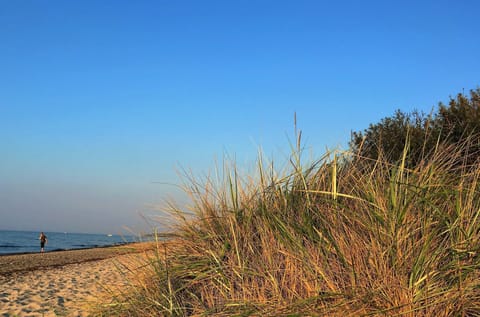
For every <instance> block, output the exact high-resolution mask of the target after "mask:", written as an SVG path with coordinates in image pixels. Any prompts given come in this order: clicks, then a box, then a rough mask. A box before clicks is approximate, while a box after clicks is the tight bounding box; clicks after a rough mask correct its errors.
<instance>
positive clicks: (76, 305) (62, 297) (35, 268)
mask: <svg viewBox="0 0 480 317" xmlns="http://www.w3.org/2000/svg"><path fill="white" fill-rule="evenodd" d="M149 247H151V244H135V249H134V250H132V245H129V246H128V247H117V248H98V249H89V250H77V251H62V252H47V253H45V254H24V255H14V256H0V317H13V316H32V317H34V316H35V317H36V316H45V317H47V316H88V315H89V309H90V308H91V307H92V305H94V304H98V303H103V304H108V302H109V299H111V296H112V295H111V292H119V291H121V290H124V289H126V288H127V287H128V283H129V282H131V279H130V278H126V277H128V276H130V277H131V274H137V273H138V272H139V268H140V267H141V266H142V265H143V264H144V263H145V260H144V259H146V257H145V256H144V253H145V252H146V250H148V249H149ZM126 253H128V254H126Z"/></svg>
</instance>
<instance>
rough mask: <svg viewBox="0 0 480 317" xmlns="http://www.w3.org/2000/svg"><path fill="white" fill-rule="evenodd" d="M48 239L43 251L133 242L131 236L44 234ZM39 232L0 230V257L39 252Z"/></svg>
mask: <svg viewBox="0 0 480 317" xmlns="http://www.w3.org/2000/svg"><path fill="white" fill-rule="evenodd" d="M45 234H46V235H47V238H48V242H47V245H46V247H45V251H46V252H48V251H59V250H72V249H87V248H95V247H104V246H112V245H120V244H125V243H129V242H135V241H136V240H135V238H134V237H132V236H119V235H106V234H85V233H67V232H45ZM39 235H40V232H33V231H5V230H0V255H3V254H17V253H33V252H39V251H40V240H39V239H38V237H39Z"/></svg>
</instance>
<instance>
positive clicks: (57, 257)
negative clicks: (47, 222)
mask: <svg viewBox="0 0 480 317" xmlns="http://www.w3.org/2000/svg"><path fill="white" fill-rule="evenodd" d="M148 244H150V242H132V243H126V244H122V245H113V246H99V247H95V248H79V249H69V250H55V251H48V252H45V253H40V252H35V253H29V252H27V253H15V254H2V255H0V276H1V275H5V274H9V273H13V272H25V271H32V270H36V269H38V268H48V267H59V266H63V265H67V264H75V263H84V262H89V261H98V260H103V259H107V258H112V257H115V256H118V255H122V254H127V253H135V252H141V250H142V249H144V248H145V246H146V245H148Z"/></svg>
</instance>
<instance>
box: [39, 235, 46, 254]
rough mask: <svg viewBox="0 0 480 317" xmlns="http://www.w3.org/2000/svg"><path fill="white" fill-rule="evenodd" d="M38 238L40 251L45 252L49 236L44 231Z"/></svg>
mask: <svg viewBox="0 0 480 317" xmlns="http://www.w3.org/2000/svg"><path fill="white" fill-rule="evenodd" d="M38 239H39V240H40V252H41V253H43V252H44V251H45V244H46V243H47V236H46V235H45V233H43V232H42V233H40V237H39V238H38Z"/></svg>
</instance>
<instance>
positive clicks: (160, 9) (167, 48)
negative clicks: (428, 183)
mask: <svg viewBox="0 0 480 317" xmlns="http://www.w3.org/2000/svg"><path fill="white" fill-rule="evenodd" d="M479 11H480V2H479V1H474V0H468V1H445V0H437V1H396V2H393V1H301V0H300V1H278V0H277V1H209V0H206V1H193V0H191V1H165V0H160V1H117V0H115V1H113V0H108V1H90V0H89V1H32V0H27V1H0V48H1V58H0V151H1V153H0V154H1V155H0V230H2V229H3V230H5V229H14V230H42V231H59V232H65V231H66V232H86V233H117V232H119V231H121V230H123V229H122V227H124V226H126V227H129V228H131V229H132V230H134V231H139V230H144V229H145V228H147V229H148V228H149V225H147V224H146V223H145V221H144V220H143V219H142V217H141V215H142V214H152V210H154V209H155V208H153V207H152V206H161V205H162V202H163V200H164V199H165V198H166V197H173V198H178V197H181V193H179V191H178V189H177V188H176V187H175V185H176V184H177V185H179V184H181V183H182V182H183V181H182V180H181V179H180V178H179V175H178V172H179V171H181V170H182V169H186V170H191V171H192V173H193V174H195V175H203V174H206V173H208V172H209V171H210V170H212V169H214V168H215V164H216V162H217V163H218V162H219V161H220V162H221V161H222V160H223V158H224V157H230V158H235V159H236V161H237V162H238V163H239V164H241V165H242V166H249V165H252V166H254V164H255V160H256V158H257V153H258V150H259V148H262V150H263V152H264V153H265V155H266V157H268V158H271V159H273V160H274V161H280V162H282V161H286V160H288V154H289V153H290V145H289V139H290V140H291V139H293V138H294V136H293V131H294V119H293V118H294V114H295V113H296V117H297V125H298V128H299V129H300V130H302V134H303V140H304V145H305V146H306V147H307V148H308V149H309V150H311V152H312V153H314V155H318V156H320V155H321V154H322V153H323V152H324V151H325V149H326V148H329V149H332V148H346V146H347V144H348V140H349V138H350V133H351V131H360V130H363V129H365V128H367V127H368V125H369V124H370V123H375V122H378V121H379V120H380V119H381V118H383V117H386V116H390V115H392V114H393V113H394V111H395V110H396V109H401V110H403V111H412V110H414V109H418V110H421V111H424V112H427V113H428V112H430V111H431V110H432V109H435V108H436V107H437V105H438V103H439V102H444V103H446V102H448V100H449V97H451V96H455V95H456V94H457V93H461V92H462V91H465V92H466V93H468V91H469V90H470V89H476V88H478V87H479V85H480V79H479V74H480V59H479V58H478V56H480V41H479V40H478V34H479V31H480V25H479V24H478V12H479ZM247 169H248V168H247ZM178 199H180V200H181V199H182V198H178ZM153 214H155V212H153Z"/></svg>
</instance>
